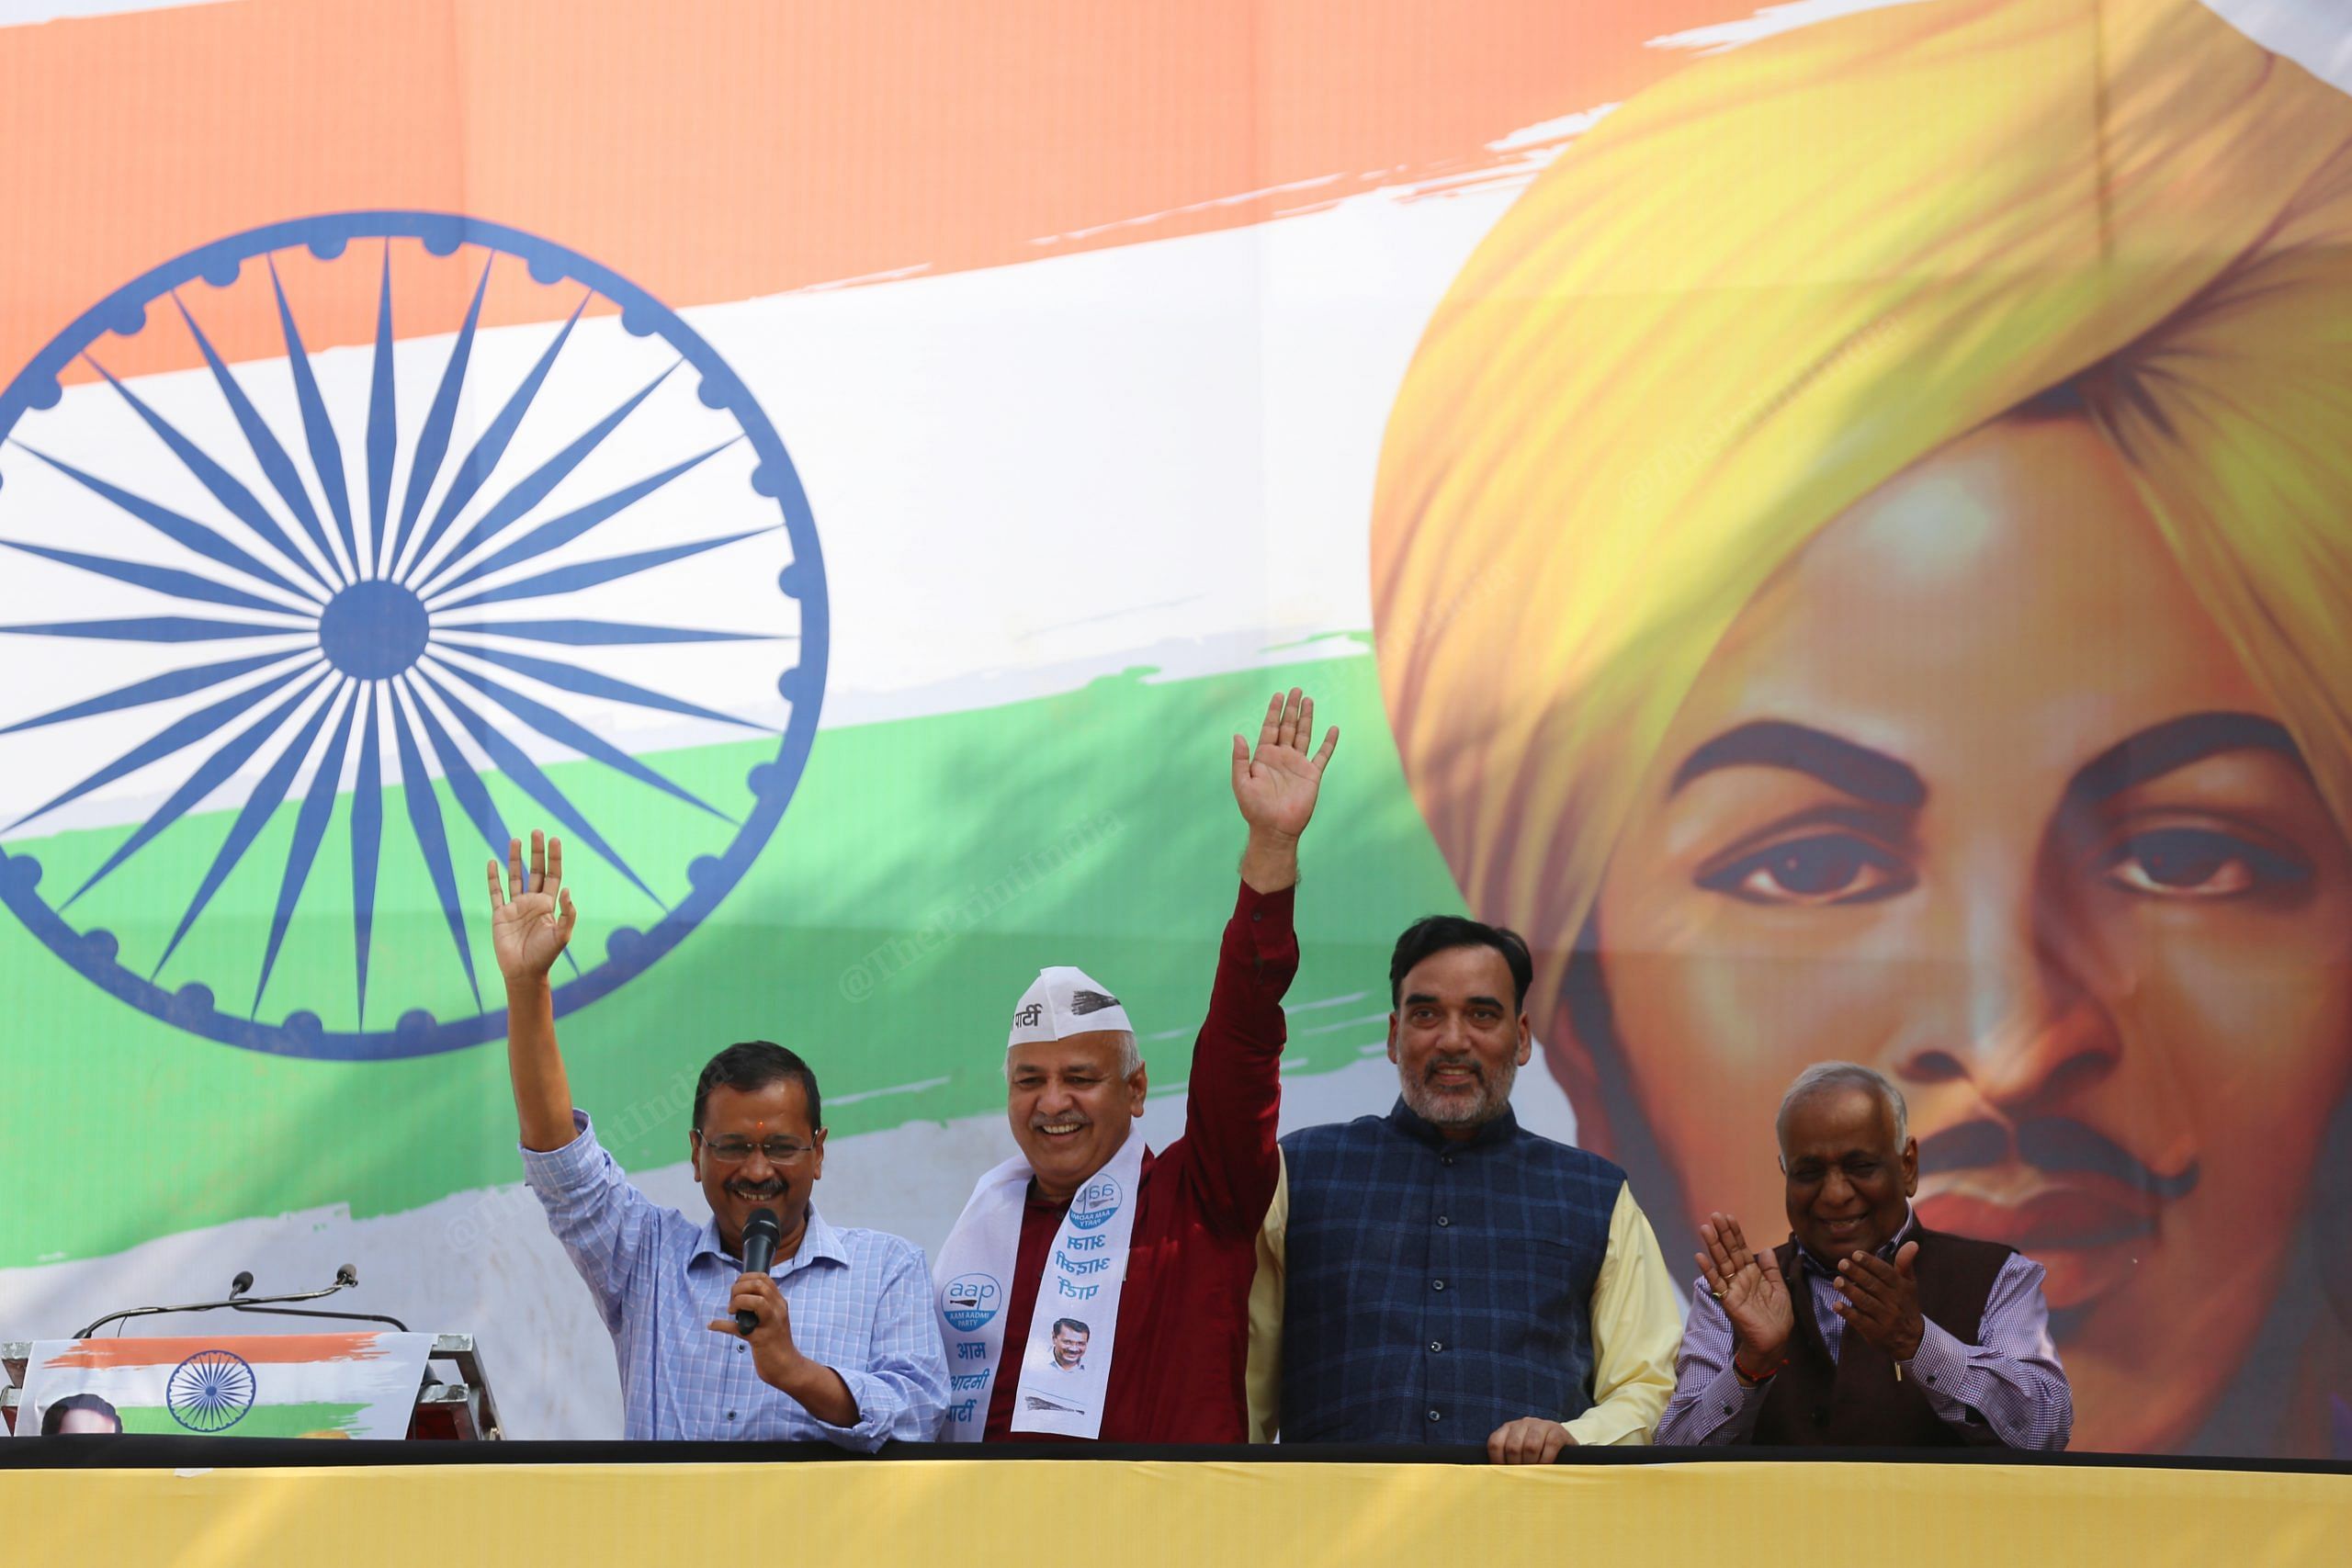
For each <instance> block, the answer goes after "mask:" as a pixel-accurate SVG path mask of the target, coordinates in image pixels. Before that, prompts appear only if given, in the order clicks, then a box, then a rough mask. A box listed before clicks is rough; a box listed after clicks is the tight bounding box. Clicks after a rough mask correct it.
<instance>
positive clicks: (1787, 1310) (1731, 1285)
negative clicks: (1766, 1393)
mask: <svg viewBox="0 0 2352 1568" xmlns="http://www.w3.org/2000/svg"><path fill="white" fill-rule="evenodd" d="M1699 1239H1700V1240H1701V1241H1702V1242H1703V1243H1705V1244H1706V1245H1705V1247H1704V1248H1703V1249H1702V1251H1701V1252H1700V1253H1699V1255H1698V1257H1699V1272H1700V1273H1701V1274H1702V1275H1703V1276H1705V1278H1706V1281H1707V1291H1708V1293H1709V1294H1711V1295H1713V1297H1714V1298H1715V1301H1716V1303H1718V1304H1720V1305H1721V1306H1722V1307H1723V1309H1724V1316H1725V1317H1727V1318H1729V1319H1731V1331H1732V1339H1733V1344H1732V1363H1733V1365H1735V1366H1736V1367H1737V1368H1739V1370H1740V1373H1741V1375H1742V1376H1744V1377H1746V1378H1747V1380H1748V1381H1749V1382H1755V1381H1756V1380H1757V1379H1758V1378H1759V1377H1762V1376H1764V1375H1766V1374H1767V1373H1769V1372H1770V1371H1772V1370H1773V1369H1774V1368H1776V1367H1778V1366H1779V1365H1780V1364H1781V1360H1782V1359H1784V1358H1785V1356H1786V1354H1787V1350H1788V1344H1789V1337H1790V1336H1791V1335H1792V1334H1793V1333H1795V1332H1796V1325H1797V1318H1796V1308H1795V1305H1794V1304H1793V1303H1792V1302H1791V1301H1790V1300H1789V1287H1788V1282H1787V1281H1786V1280H1782V1279H1781V1260H1780V1259H1779V1258H1775V1257H1774V1256H1772V1253H1771V1251H1770V1248H1767V1249H1766V1250H1765V1251H1762V1252H1751V1251H1749V1250H1748V1247H1747V1236H1746V1235H1743V1234H1741V1231H1740V1228H1739V1222H1738V1221H1737V1220H1736V1219H1734V1218H1733V1217H1732V1216H1731V1215H1729V1214H1724V1213H1714V1214H1710V1215H1708V1216H1707V1219H1706V1221H1705V1222H1704V1223H1703V1224H1701V1225H1700V1226H1699Z"/></svg>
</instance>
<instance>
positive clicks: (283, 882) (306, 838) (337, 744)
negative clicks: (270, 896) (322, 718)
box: [247, 685, 366, 1018]
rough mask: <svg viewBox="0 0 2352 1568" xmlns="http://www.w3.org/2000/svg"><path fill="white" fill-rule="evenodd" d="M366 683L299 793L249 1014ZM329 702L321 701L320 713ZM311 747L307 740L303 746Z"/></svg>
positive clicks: (288, 916)
mask: <svg viewBox="0 0 2352 1568" xmlns="http://www.w3.org/2000/svg"><path fill="white" fill-rule="evenodd" d="M365 696H366V688H365V687H361V686H356V685H355V686H353V687H352V688H351V691H350V700H349V701H348V702H345V704H344V705H343V722H342V723H341V724H339V725H337V726H335V730H334V739H332V740H330V741H328V742H327V750H326V755H325V756H323V757H321V758H320V759H319V767H318V771H317V772H316V773H312V774H311V787H310V788H309V789H308V790H306V791H304V792H303V795H302V809H301V810H300V812H298V813H297V814H296V815H295V818H294V842H293V843H292V844H291V845H290V846H289V847H288V849H287V852H286V873H285V874H284V875H283V876H282V877H280V878H279V879H278V884H277V906H276V907H275V908H273V909H272V910H271V911H270V916H269V945H268V947H267V948H266V950H265V951H264V952H263V953H262V958H261V978H260V979H259V980H257V981H256V982H254V1009H253V1011H252V1012H251V1013H250V1014H248V1015H247V1016H249V1017H252V1018H259V1017H260V1016H261V998H262V993H263V992H265V991H266V990H268V989H269V973H270V971H271V970H273V969H275V968H277V950H278V949H279V948H280V947H281V946H283V945H284V944H285V942H286V928H287V927H288V925H290V924H291V923H292V922H293V919H294V908H295V906H296V905H298V904H300V902H301V901H302V886H303V884H305V883H306V882H308V881H309V880H310V877H311V863H312V862H313V861H315V860H317V859H318V854H319V845H320V843H321V842H322V840H324V839H325V838H326V836H327V821H328V818H331V817H333V816H334V797H335V791H336V790H338V789H340V788H341V787H342V786H343V758H344V753H345V751H347V750H349V749H350V746H351V728H352V723H353V721H354V720H355V719H356V718H357V717H358V716H359V706H360V704H361V702H362V701H363V700H364V698H365ZM332 706H333V704H332V703H329V704H325V705H322V706H321V707H320V709H319V711H320V712H321V713H322V714H323V713H325V712H326V711H327V709H328V708H329V707H332ZM303 749H304V750H309V748H308V747H307V745H306V746H305V747H304V748H303Z"/></svg>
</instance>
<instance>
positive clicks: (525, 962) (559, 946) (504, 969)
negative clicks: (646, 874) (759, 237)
mask: <svg viewBox="0 0 2352 1568" xmlns="http://www.w3.org/2000/svg"><path fill="white" fill-rule="evenodd" d="M506 873H507V874H506V879H505V880H503V881H502V880H501V878H500V876H499V874H498V863H497V862H496V861H492V862H491V863H490V911H491V923H490V939H491V946H492V950H493V951H495V952H496V953H497V954H498V971H499V973H500V974H502V975H503V976H506V978H508V979H509V980H536V979H539V978H541V977H543V976H545V975H546V974H547V972H548V970H550V969H552V968H554V967H555V961H556V959H557V958H558V957H559V956H560V955H561V953H562V952H563V948H564V944H565V943H566V942H570V941H571V928H572V926H573V925H574V923H576V921H577V919H578V915H577V912H576V911H575V910H574V909H573V908H572V907H571V892H570V891H569V890H568V889H566V888H565V887H564V886H563V840H560V839H550V838H548V837H547V836H546V835H545V834H543V833H540V832H538V831H537V830H536V829H534V830H533V832H532V834H531V864H530V869H529V870H528V871H527V872H526V871H525V869H524V866H523V840H520V839H515V840H509V842H508V844H507V846H506Z"/></svg>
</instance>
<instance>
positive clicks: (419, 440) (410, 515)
mask: <svg viewBox="0 0 2352 1568" xmlns="http://www.w3.org/2000/svg"><path fill="white" fill-rule="evenodd" d="M490 265H491V264H490V263H489V262H484V263H482V264H481V282H480V283H477V284H475V285H474V299H473V303H472V304H470V305H469V306H467V307H466V321H465V325H463V326H461V327H459V328H458V341H457V342H455V343H453V344H450V345H449V363H448V365H447V367H446V368H444V369H443V370H442V372H441V385H440V388H439V389H437V390H435V392H434V394H433V406H432V407H431V408H430V409H428V410H426V411H425V414H424V429H423V430H422V431H420V432H418V433H417V437H416V456H415V457H414V459H413V462H412V463H411V465H410V467H409V471H408V492H407V493H406V494H405V495H403V496H402V497H401V521H400V526H399V527H398V528H396V529H394V530H393V533H392V548H391V553H390V555H389V556H388V557H387V558H385V559H384V561H383V562H382V563H381V564H382V570H383V571H384V573H385V575H387V576H390V574H391V570H392V563H393V562H395V561H398V560H399V559H401V556H402V554H403V553H404V552H405V551H406V549H407V547H408V536H409V530H410V529H412V528H413V527H415V526H416V514H417V513H420V512H422V511H424V497H425V493H426V492H427V491H430V490H432V488H433V481H434V480H435V479H437V478H438V477H439V476H440V473H441V459H442V458H444V457H447V456H448V455H449V427H450V426H451V425H452V424H454V423H457V418H458V393H459V392H461V391H463V390H464V389H465V385H466V365H467V362H468V361H469V360H470V359H471V358H472V357H473V352H474V331H475V329H476V328H477V327H478V326H480V325H481V297H482V295H483V294H484V293H485V292H486V291H488V289H489V288H490ZM466 970H467V973H468V974H471V973H472V972H473V959H472V958H471V956H470V955H469V957H468V958H467V960H466Z"/></svg>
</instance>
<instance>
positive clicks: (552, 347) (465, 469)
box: [414, 294, 594, 567]
mask: <svg viewBox="0 0 2352 1568" xmlns="http://www.w3.org/2000/svg"><path fill="white" fill-rule="evenodd" d="M592 298H594V296H593V295H590V294H582V296H581V297H580V303H579V304H577V305H575V306H573V307H572V309H571V320H570V321H565V322H564V323H563V326H562V328H561V330H560V331H559V332H558V333H556V334H555V341H554V342H553V343H551V344H548V346H547V352H546V353H544V354H542V355H539V362H538V363H537V364H536V365H534V366H532V367H531V372H530V374H529V375H527V376H526V377H524V378H523V384H522V385H521V386H519V387H517V388H515V392H514V395H513V396H512V397H510V398H508V399H507V400H506V406H505V407H503V408H502V409H500V410H499V411H498V414H497V417H496V418H494V419H492V421H491V422H490V427H489V428H488V429H486V430H484V431H483V432H482V433H481V440H479V441H476V442H475V443H474V449H473V450H472V451H470V452H469V453H467V454H466V457H465V460H464V461H463V462H461V463H459V464H458V471H457V474H456V476H455V477H453V478H452V479H450V480H449V489H448V491H447V493H445V494H444V495H443V496H442V497H441V504H440V505H438V506H436V507H435V508H434V509H433V521H432V522H431V523H429V524H427V525H425V529H424V537H423V538H422V539H421V540H420V541H419V542H418V544H417V547H416V559H415V562H414V565H416V566H418V567H422V566H423V565H424V562H425V561H426V560H427V559H428V558H431V556H432V554H433V547H434V546H435V545H436V544H438V543H440V541H441V536H443V535H444V534H447V532H448V531H449V525H450V524H451V523H453V522H455V521H456V520H457V516H458V513H459V512H460V511H462V510H464V508H465V504H466V502H469V501H471V500H472V499H473V498H474V495H475V492H477V491H480V490H481V487H482V486H483V485H484V484H486V483H487V482H489V479H490V476H491V474H492V471H493V470H495V469H496V468H497V467H498V460H499V459H500V458H501V457H504V456H506V446H507V443H509V442H511V441H513V440H514V439H515V428H516V427H517V426H518V425H520V424H521V423H523V416H524V415H525V414H526V413H527V412H530V408H531V401H532V400H533V399H535V398H537V396H538V395H539V387H540V384H541V383H543V382H544V381H546V380H547V378H548V371H549V370H552V369H553V368H555V360H556V355H559V354H561V353H562V352H563V345H564V343H565V342H566V340H568V339H569V338H570V337H571V329H572V328H573V327H575V326H577V325H579V323H580V312H581V311H582V310H586V309H587V308H588V301H589V300H590V299H592Z"/></svg>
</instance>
